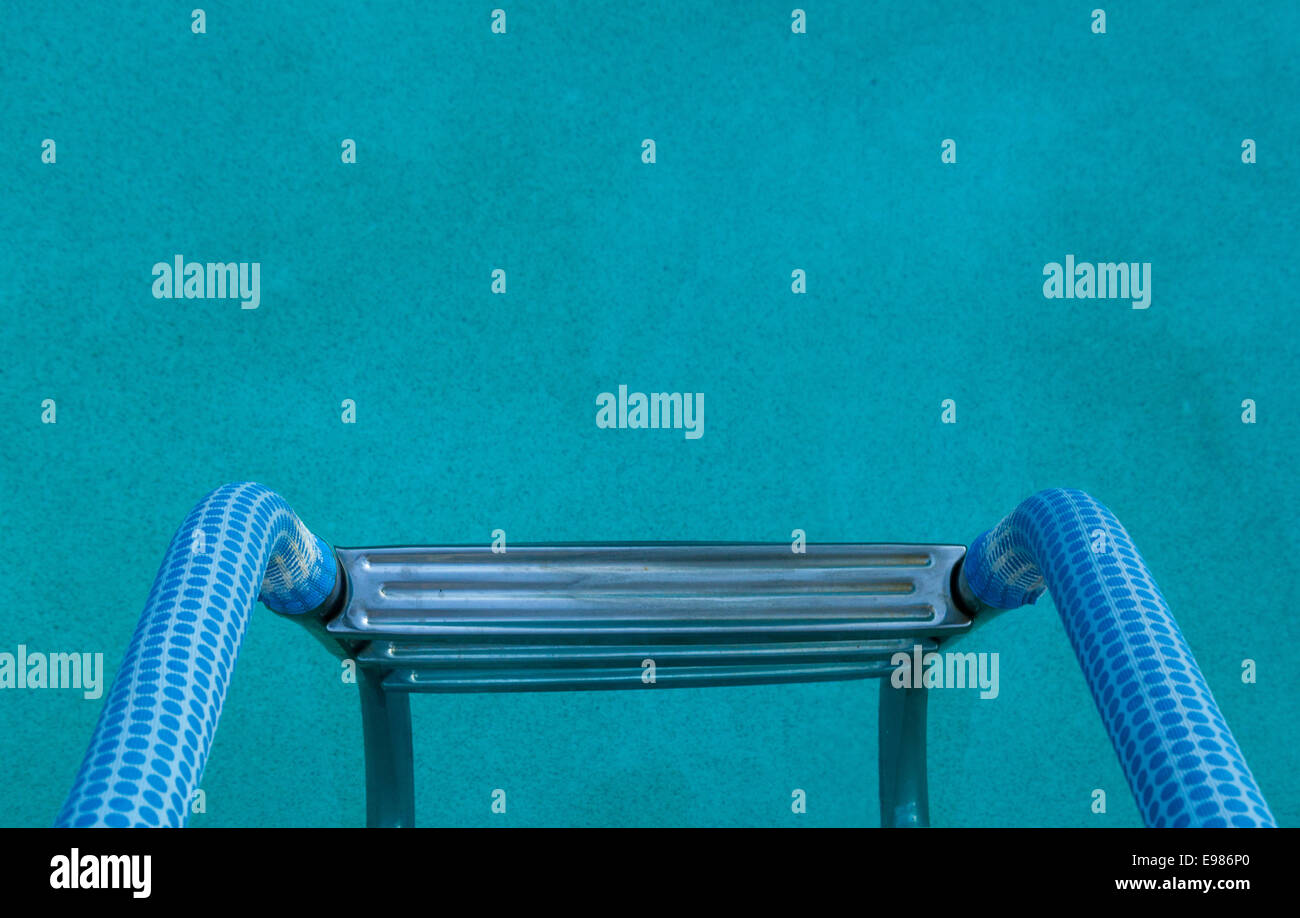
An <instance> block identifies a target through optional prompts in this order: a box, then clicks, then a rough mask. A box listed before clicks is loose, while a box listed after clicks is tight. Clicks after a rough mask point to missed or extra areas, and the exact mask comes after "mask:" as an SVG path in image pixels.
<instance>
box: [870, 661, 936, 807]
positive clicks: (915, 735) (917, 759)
mask: <svg viewBox="0 0 1300 918" xmlns="http://www.w3.org/2000/svg"><path fill="white" fill-rule="evenodd" d="M879 682H880V824H881V825H882V826H885V827H895V828H908V827H919V828H924V827H926V826H929V825H930V800H929V790H928V788H927V787H926V776H925V771H926V768H925V710H926V702H927V700H928V696H929V692H928V691H927V690H926V689H925V688H924V687H922V688H894V686H893V685H892V684H891V682H890V680H889V679H888V678H885V679H881V680H879Z"/></svg>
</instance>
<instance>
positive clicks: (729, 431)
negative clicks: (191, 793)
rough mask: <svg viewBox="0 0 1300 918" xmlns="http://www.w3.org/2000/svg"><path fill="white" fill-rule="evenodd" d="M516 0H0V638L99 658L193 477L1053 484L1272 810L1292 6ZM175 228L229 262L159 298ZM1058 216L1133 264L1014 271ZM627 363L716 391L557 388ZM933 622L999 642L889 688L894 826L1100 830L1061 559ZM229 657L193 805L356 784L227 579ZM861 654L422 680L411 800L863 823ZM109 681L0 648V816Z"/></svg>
mask: <svg viewBox="0 0 1300 918" xmlns="http://www.w3.org/2000/svg"><path fill="white" fill-rule="evenodd" d="M498 5H501V4H498ZM504 6H505V9H506V12H507V30H506V33H505V34H503V35H502V34H493V32H492V31H491V10H490V7H491V4H471V3H449V4H446V5H445V6H443V7H440V8H439V9H437V10H436V11H431V10H430V9H428V8H426V7H423V6H415V5H409V6H407V5H401V6H399V5H396V4H379V5H375V6H374V7H373V8H369V9H367V8H363V7H362V5H360V4H355V3H313V4H288V5H283V6H279V5H269V4H240V3H230V4H222V6H221V7H220V9H218V8H216V7H212V8H209V9H207V14H208V15H207V22H206V26H207V32H206V34H202V35H195V34H193V33H192V32H191V28H190V18H189V14H188V10H182V9H179V8H177V9H166V8H153V5H142V4H130V3H128V4H122V5H120V7H114V8H103V9H100V8H98V7H97V6H94V5H92V6H91V8H89V9H87V8H85V6H84V5H74V4H71V3H54V4H46V5H43V6H42V7H37V6H35V5H28V4H16V3H6V4H4V16H3V18H4V21H5V26H4V28H3V30H0V74H2V79H3V92H0V187H3V188H4V192H5V193H4V206H3V208H0V231H3V238H4V240H5V245H4V247H3V250H2V252H3V254H2V255H0V258H3V270H2V271H0V309H2V310H3V313H2V314H3V334H0V406H2V409H0V418H2V422H3V425H4V428H3V434H4V435H3V437H0V460H2V461H0V493H2V494H3V502H2V503H0V556H2V557H4V558H5V559H6V564H5V573H6V577H7V587H8V596H9V603H8V607H7V609H6V611H5V615H4V616H3V625H0V652H10V653H14V652H16V650H17V648H18V645H20V644H21V645H24V646H26V647H28V648H29V649H31V650H34V651H44V652H102V653H103V654H104V660H105V665H106V666H107V667H108V669H109V674H108V676H106V680H107V678H109V677H111V672H112V671H113V670H114V669H115V668H116V665H117V663H118V661H119V660H120V657H121V654H122V652H123V650H124V649H125V647H126V645H127V642H128V640H129V638H130V635H131V633H132V630H133V628H134V625H135V620H136V616H137V615H138V614H139V611H140V608H141V606H142V604H143V602H144V600H145V597H146V596H147V594H148V591H149V587H150V584H151V583H152V580H153V576H154V574H155V572H156V570H157V566H158V563H159V561H160V560H161V555H162V552H163V549H164V548H165V546H166V544H167V542H168V540H169V539H170V537H171V534H172V532H173V531H174V529H175V527H176V526H177V525H178V524H179V523H180V521H181V520H182V518H183V517H184V515H185V514H186V512H187V511H188V509H189V508H190V507H191V506H192V505H193V504H194V503H195V502H196V501H197V500H198V499H199V498H200V497H202V496H203V495H204V494H205V493H206V492H207V491H208V490H210V489H211V488H212V487H214V486H215V485H217V484H220V483H222V482H225V481H231V480H240V479H255V480H259V481H262V482H264V483H266V484H268V485H270V486H271V487H273V488H275V489H277V490H278V491H280V492H281V493H282V494H284V495H285V496H286V497H287V498H288V499H289V501H290V502H291V503H292V504H293V506H294V508H295V509H296V510H297V511H298V513H299V514H300V515H301V516H302V517H303V519H304V520H305V521H307V523H308V524H309V525H310V526H311V527H312V528H313V529H314V530H315V531H316V532H318V533H319V534H320V535H321V536H322V537H323V538H325V539H327V540H329V541H330V542H332V543H335V544H340V545H382V544H400V543H420V542H486V541H488V540H490V539H491V537H492V532H493V530H495V529H504V530H505V531H506V532H507V534H508V538H509V539H510V540H511V541H517V542H523V541H564V540H602V541H604V540H617V539H700V540H719V539H726V540H763V541H782V540H786V539H788V538H789V535H790V533H791V531H792V530H793V529H796V528H799V529H803V530H805V531H806V532H807V534H808V538H809V539H810V540H813V541H869V540H876V541H933V542H962V543H969V542H970V540H972V539H973V538H974V537H975V536H976V535H978V533H979V532H980V531H982V530H983V529H985V528H987V527H989V526H990V525H992V524H993V523H995V522H996V521H997V520H998V519H999V518H1000V516H1001V515H1002V514H1004V513H1005V512H1007V511H1009V510H1010V509H1011V508H1012V507H1013V506H1014V505H1015V504H1016V503H1017V502H1018V501H1019V500H1020V499H1021V498H1023V497H1025V496H1027V495H1028V494H1030V493H1032V492H1033V491H1035V490H1038V489H1040V488H1043V487H1048V486H1055V485H1066V486H1071V487H1078V488H1082V489H1084V490H1087V491H1089V492H1091V493H1093V494H1095V495H1096V496H1097V497H1099V498H1100V499H1101V500H1103V501H1105V502H1106V503H1107V504H1108V505H1109V506H1110V507H1111V508H1112V509H1113V510H1114V511H1115V513H1116V514H1117V515H1118V516H1119V518H1120V519H1121V520H1122V521H1123V522H1124V523H1125V525H1126V526H1127V528H1128V530H1129V531H1130V533H1131V534H1132V535H1133V537H1134V538H1135V539H1136V540H1137V542H1138V544H1139V546H1140V547H1141V548H1142V550H1143V553H1144V554H1145V556H1146V558H1147V561H1148V562H1149V564H1150V566H1151V568H1152V570H1153V572H1154V574H1155V575H1156V577H1157V578H1158V579H1159V581H1160V583H1161V585H1162V588H1163V590H1164V592H1165V594H1166V596H1167V597H1168V599H1169V601H1170V604H1171V606H1172V607H1173V609H1174V612H1175V614H1176V615H1177V616H1178V618H1179V621H1180V623H1181V625H1182V628H1183V630H1184V632H1185V634H1186V635H1187V638H1188V640H1189V642H1190V644H1191V646H1192V649H1193V650H1194V651H1195V653H1196V655H1197V657H1198V660H1199V662H1200V665H1201V667H1202V669H1203V670H1204V672H1205V674H1206V676H1207V678H1208V680H1209V682H1210V685H1211V686H1212V688H1213V689H1214V692H1215V694H1216V697H1217V698H1218V700H1219V702H1220V705H1221V706H1222V708H1223V711H1224V714H1225V716H1226V717H1227V719H1228V721H1229V723H1230V724H1231V725H1232V727H1233V730H1234V732H1235V734H1236V736H1237V739H1238V740H1239V742H1240V744H1241V746H1242V749H1243V751H1244V752H1245V753H1246V756H1247V758H1248V759H1249V761H1250V763H1251V766H1252V768H1253V770H1254V772H1255V775H1256V777H1257V779H1258V781H1259V783H1260V785H1261V787H1262V788H1263V790H1264V793H1265V794H1266V796H1267V798H1268V800H1269V802H1270V804H1271V806H1272V808H1273V811H1274V813H1275V815H1276V816H1277V818H1278V820H1279V822H1280V823H1282V824H1283V825H1294V824H1295V823H1296V822H1297V819H1298V817H1300V792H1298V791H1297V789H1296V787H1295V784H1294V779H1293V775H1294V773H1295V770H1296V765H1297V756H1296V751H1295V750H1296V726H1297V723H1298V722H1300V702H1298V701H1297V698H1300V675H1298V674H1297V672H1296V669H1295V662H1294V661H1295V659H1296V650H1295V647H1296V640H1297V639H1298V638H1300V629H1298V628H1297V626H1296V624H1295V617H1294V615H1293V613H1292V611H1291V609H1290V608H1289V602H1288V601H1289V599H1290V597H1291V596H1292V595H1293V594H1294V579H1295V574H1294V570H1295V557H1296V554H1297V548H1298V547H1300V523H1298V522H1297V520H1298V519H1300V499H1298V498H1297V493H1296V489H1295V487H1294V486H1293V482H1292V468H1293V466H1294V455H1295V452H1296V448H1297V446H1298V445H1300V420H1297V412H1296V409H1295V406H1296V399H1297V386H1296V379H1295V370H1294V368H1295V366H1296V365H1297V358H1300V344H1298V343H1297V336H1296V332H1297V327H1296V325H1297V323H1296V320H1295V318H1294V314H1295V309H1294V305H1295V304H1294V291H1295V287H1296V280H1297V278H1296V271H1295V269H1294V261H1293V259H1294V257H1295V253H1296V251H1297V240H1298V234H1297V231H1296V219H1297V201H1298V200H1300V197H1298V195H1297V192H1298V191H1300V180H1298V179H1297V173H1296V167H1297V154H1296V150H1297V149H1298V147H1300V130H1298V129H1297V122H1296V119H1295V118H1294V115H1293V109H1294V99H1295V98H1297V95H1298V92H1297V91H1298V90H1300V76H1298V74H1297V70H1296V65H1295V60H1296V52H1297V44H1298V42H1297V36H1300V14H1298V12H1297V7H1296V5H1295V4H1292V3H1265V4H1258V5H1254V6H1252V7H1249V8H1242V7H1240V6H1239V5H1236V4H1229V3H1215V4H1185V5H1179V7H1178V8H1168V5H1166V4H1155V3H1152V4H1129V5H1124V6H1107V7H1106V9H1107V13H1108V21H1107V32H1106V34H1105V35H1096V34H1093V32H1092V31H1091V28H1090V20H1089V17H1088V11H1087V10H1086V9H1084V8H1082V7H1079V6H1078V5H1077V4H1064V3H1060V4H1043V5H1036V6H1037V7H1041V8H1036V9H1034V10H1033V11H1031V12H1024V11H1021V10H1018V9H1015V8H1014V6H1013V5H1004V6H1005V8H1002V7H999V6H995V7H992V8H989V7H984V8H979V9H960V10H959V9H956V8H955V7H951V5H947V4H933V5H926V4H901V3H900V4H894V5H891V6H889V7H887V8H868V7H862V6H860V5H857V4H843V3H819V4H817V5H816V6H815V7H809V8H808V11H807V12H808V16H807V23H808V31H807V33H806V34H793V33H792V32H791V29H790V6H791V5H790V4H786V5H784V6H782V5H778V4H770V3H760V4H754V3H745V4H741V3H736V4H721V5H720V4H699V5H696V4H683V3H672V4H668V3H658V4H642V3H635V4H620V5H618V7H619V8H618V9H609V8H608V5H607V4H598V3H563V4H536V3H521V4H513V3H506V4H504ZM46 138H50V139H53V140H54V141H55V142H56V144H57V147H56V162H54V163H52V164H50V163H44V162H42V141H43V140H44V139H46ZM344 138H350V139H353V140H355V142H356V150H357V152H356V160H357V161H356V163H354V164H344V163H343V162H342V161H341V155H340V154H341V142H342V141H343V139H344ZM646 138H652V139H654V140H655V143H656V162H655V163H653V164H646V163H644V162H643V161H642V141H643V140H644V139H646ZM946 138H952V139H954V140H955V141H956V144H957V162H956V163H954V164H945V163H943V162H941V158H940V154H941V143H942V141H943V140H945V139H946ZM1246 138H1250V139H1253V140H1254V141H1255V142H1256V144H1257V156H1258V161H1257V162H1255V163H1253V164H1245V163H1243V162H1242V150H1241V145H1242V141H1243V140H1244V139H1246ZM177 254H181V255H183V256H184V257H185V258H186V259H189V260H193V261H201V262H208V261H212V262H249V263H252V262H257V263H259V264H260V266H261V268H260V305H259V306H258V308H257V309H249V310H245V309H241V308H240V303H239V301H238V300H235V299H166V298H161V299H160V298H156V297H155V296H154V295H153V293H152V289H151V288H152V285H153V281H154V278H153V276H152V274H151V271H152V269H153V266H154V264H155V263H158V262H170V261H171V260H172V259H173V258H174V256H175V255H177ZM1071 254H1072V255H1074V256H1076V257H1077V259H1078V260H1079V261H1089V262H1102V261H1116V262H1118V261H1127V262H1137V263H1145V262H1150V263H1151V265H1152V290H1151V302H1150V308H1149V309H1145V310H1142V309H1133V308H1132V307H1131V304H1130V302H1129V301H1128V300H1124V299H1069V300H1065V299H1047V298H1045V297H1044V295H1043V280H1044V278H1043V268H1044V266H1045V265H1047V264H1049V263H1051V262H1062V261H1064V259H1065V258H1066V256H1067V255H1071ZM498 268H500V269H503V270H504V271H505V272H506V276H507V287H506V292H505V294H504V295H499V294H494V293H493V292H492V289H491V285H492V272H493V270H494V269H498ZM795 269H801V270H803V271H805V272H806V276H807V282H806V283H807V292H806V293H805V294H802V295H797V294H794V293H792V291H791V272H792V271H794V270H795ZM620 384H626V385H628V386H629V388H631V389H634V390H635V389H640V390H642V391H652V390H653V391H678V392H702V393H704V396H705V402H706V405H707V411H706V415H705V428H704V435H703V436H702V437H700V438H698V439H688V438H686V437H684V436H683V435H682V433H681V432H680V431H662V430H606V429H599V428H598V427H597V425H596V423H595V417H596V404H595V399H596V395H597V394H598V393H600V392H604V391H616V390H617V387H618V386H619V385H620ZM46 399H52V400H54V402H55V406H56V411H57V415H56V418H57V422H56V423H54V424H46V423H42V413H43V411H44V410H45V409H43V407H42V405H43V402H44V400H46ZM345 399H351V400H353V402H354V403H355V420H356V422H355V423H354V424H344V423H342V421H341V415H342V413H343V402H344V400H345ZM945 399H952V400H953V401H954V402H955V404H956V412H957V423H955V424H944V423H942V421H941V413H942V408H941V405H942V403H943V402H944V400H945ZM1246 399H1252V400H1253V401H1254V403H1255V406H1256V412H1257V416H1256V417H1257V423H1254V424H1244V423H1242V414H1243V408H1242V402H1243V400H1246ZM964 649H968V650H975V651H988V652H993V651H996V652H998V653H999V655H1000V682H1001V687H1000V692H999V695H998V697H997V698H996V699H994V700H980V699H979V697H978V694H977V693H975V692H963V691H942V692H937V693H936V694H935V697H934V698H933V699H932V701H931V705H930V732H929V735H930V786H931V811H932V817H933V820H934V822H935V823H936V824H939V825H958V826H968V825H1068V826H1084V827H1088V826H1125V825H1135V824H1137V823H1138V815H1137V810H1136V807H1135V806H1134V804H1133V803H1132V801H1131V799H1130V798H1129V794H1128V790H1127V787H1126V785H1125V782H1124V778H1123V775H1122V773H1121V771H1120V768H1119V765H1118V763H1117V761H1116V759H1115V756H1114V753H1113V752H1112V750H1111V749H1110V747H1109V743H1108V741H1107V738H1106V734H1105V731H1104V730H1103V728H1102V725H1101V722H1100V720H1099V718H1098V716H1097V714H1096V712H1095V710H1094V708H1093V705H1092V701H1091V699H1090V697H1089V695H1088V691H1087V687H1086V685H1085V683H1084V680H1083V677H1082V675H1081V674H1080V672H1079V670H1078V666H1077V664H1076V663H1075V661H1074V658H1073V654H1072V652H1071V650H1070V648H1069V646H1068V643H1067V642H1066V639H1065V635H1064V632H1063V630H1062V627H1061V624H1060V622H1059V620H1058V619H1057V617H1056V615H1055V613H1054V610H1053V608H1052V606H1051V603H1050V601H1049V600H1047V599H1045V600H1043V601H1042V602H1040V603H1039V605H1038V606H1037V607H1035V608H1032V609H1026V610H1020V611H1016V612H1012V613H1008V614H1006V615H1004V616H1002V617H1000V618H999V619H998V620H997V621H996V622H994V623H992V624H990V625H989V626H988V627H987V628H985V629H983V630H982V631H980V632H978V633H976V634H975V635H972V637H971V638H970V640H969V643H968V644H967V646H966V647H965V648H964ZM1244 660H1253V661H1254V662H1255V666H1256V673H1257V681H1255V682H1254V683H1253V684H1247V683H1245V682H1243V680H1242V670H1243V661H1244ZM236 672H237V676H236V678H235V680H234V683H233V687H232V689H231V692H230V695H229V697H228V699H227V702H226V708H225V712H224V716H223V718H222V721H221V726H220V729H219V730H218V731H217V736H216V742H215V746H214V751H213V753H212V757H211V759H210V761H209V763H208V767H207V770H206V773H205V775H204V779H203V782H202V786H203V789H204V791H205V794H206V806H207V810H206V812H204V813H201V814H198V815H195V816H194V817H193V819H192V824H193V825H195V826H230V825H268V826H276V825H358V824H360V823H361V822H362V821H363V819H364V813H365V807H364V795H363V781H362V758H361V753H362V746H361V729H360V718H359V712H358V703H357V699H356V697H355V695H356V688H355V686H352V685H347V684H344V683H343V682H342V681H341V680H340V678H339V670H338V665H337V662H336V661H335V660H334V659H333V658H331V657H330V656H329V655H328V654H326V653H325V651H324V650H323V649H322V648H321V647H320V646H319V645H317V644H316V643H315V642H314V641H312V640H311V639H310V638H308V637H307V636H306V635H304V634H303V633H302V632H301V631H300V629H299V628H298V626H297V625H295V624H294V623H292V622H288V621H284V620H282V619H279V618H277V617H276V616H275V615H274V614H272V613H270V612H268V611H267V610H265V609H260V610H259V611H258V613H257V614H256V615H255V616H254V619H253V623H252V625H251V627H250V630H249V633H248V636H247V638H246V640H245V644H244V648H243V652H242V655H241V659H240V662H239V665H238V667H237V670H236ZM876 692H877V686H876V684H875V683H831V684H821V685H806V686H774V687H761V688H733V689H722V690H682V691H664V692H630V693H610V694H594V693H581V694H541V695H503V696H443V697H438V696H427V697H417V698H415V699H413V711H414V719H415V721H414V722H415V730H416V774H417V778H416V785H417V795H418V797H417V813H416V815H417V820H418V821H419V822H420V823H421V824H424V825H435V824H437V825H514V826H524V825H556V824H561V825H627V824H634V825H660V824H671V825H678V824H682V825H764V826H767V825H771V826H784V825H808V826H814V825H872V824H875V823H876V822H877V821H878V818H879V814H878V812H877V798H876V759H875V755H876V713H875V703H876ZM99 705H100V702H98V701H95V700H87V699H85V698H83V697H82V693H81V692H76V691H56V690H22V689H12V690H9V689H4V690H0V752H2V753H3V761H4V762H5V766H6V767H5V768H4V769H2V770H0V824H4V825H48V824H49V823H50V822H52V820H53V818H54V816H55V814H56V813H57V811H58V808H59V805H60V804H61V802H62V800H63V797H64V795H65V794H66V792H67V790H68V787H69V785H70V782H71V780H72V777H73V775H74V773H75V772H76V769H77V766H78V765H79V763H80V760H81V756H82V753H83V751H84V747H85V742H86V740H87V739H88V738H89V736H90V732H91V729H92V727H93V724H94V721H95V718H96V716H97V714H98V711H99ZM497 788H503V789H505V790H506V791H507V794H508V811H507V813H506V814H505V815H493V814H492V813H491V812H490V803H491V798H490V795H491V792H492V791H493V790H494V789H497ZM795 788H799V789H802V790H804V791H805V792H806V794H807V812H806V813H804V814H798V815H796V814H794V813H792V812H791V806H790V801H791V792H792V790H793V789H795ZM1097 788H1100V789H1103V790H1106V791H1107V792H1108V800H1107V802H1108V807H1107V811H1106V812H1105V813H1104V814H1097V813H1093V812H1092V810H1091V804H1092V800H1093V797H1092V793H1093V791H1094V789H1097Z"/></svg>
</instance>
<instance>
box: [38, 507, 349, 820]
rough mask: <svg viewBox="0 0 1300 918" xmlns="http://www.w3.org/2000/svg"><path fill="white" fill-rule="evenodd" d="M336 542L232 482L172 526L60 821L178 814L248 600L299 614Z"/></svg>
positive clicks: (330, 582) (208, 737)
mask: <svg viewBox="0 0 1300 918" xmlns="http://www.w3.org/2000/svg"><path fill="white" fill-rule="evenodd" d="M336 576H337V570H336V566H335V561H334V552H333V551H332V550H331V549H330V547H329V546H328V545H326V544H325V543H324V542H322V541H321V540H320V539H318V538H316V536H314V535H312V534H311V532H309V531H308V530H307V527H306V526H304V525H303V524H302V521H301V520H299V519H298V517H297V516H295V515H294V512H293V510H291V509H290V508H289V505H288V504H287V503H285V501H284V499H283V498H282V497H280V496H279V495H278V494H276V493H275V492H274V491H271V490H270V489H269V488H266V487H264V486H262V485H260V484H256V483H254V482H240V483H237V484H228V485H224V486H223V487H220V488H217V490H215V491H213V492H212V493H211V494H209V495H208V496H207V497H205V498H204V499H203V500H202V501H201V502H200V503H199V504H198V506H196V507H195V508H194V509H193V510H192V511H190V515H189V516H188V517H187V518H186V520H185V523H184V524H183V525H182V526H181V528H180V529H179V530H178V531H177V533H176V535H175V536H173V537H172V541H171V544H170V545H169V546H168V548H167V556H166V559H165V560H164V561H163V565H162V568H161V570H159V571H158V576H157V578H156V579H155V580H154V584H153V589H152V590H151V591H150V593H149V601H148V602H147V603H146V604H145V608H144V612H143V613H141V615H140V622H139V624H138V625H137V626H136V629H135V635H134V636H133V637H132V638H131V646H130V647H129V648H128V649H127V652H126V658H125V659H124V660H123V661H122V665H121V668H120V669H119V670H118V672H117V677H116V678H115V679H114V681H113V687H112V688H111V689H110V690H109V693H108V699H107V700H106V702H105V704H104V709H103V711H102V712H101V713H100V715H99V722H98V724H97V725H96V726H95V733H94V736H93V737H92V738H91V741H90V747H89V749H87V751H86V757H85V759H84V760H83V761H82V763H81V770H80V771H79V772H78V773H77V778H76V781H75V783H74V784H73V787H72V792H71V793H70V794H69V795H68V799H67V802H66V803H64V805H63V809H62V811H61V812H60V813H59V818H58V821H57V822H56V825H57V826H61V827H62V826H77V827H80V826H118V827H127V826H183V825H184V824H185V822H186V819H187V817H188V815H189V809H190V807H189V805H190V799H191V797H192V796H193V794H194V791H195V789H196V788H197V787H198V784H199V778H200V776H201V775H202V774H203V765H204V763H205V762H206V761H207V757H208V750H209V748H210V747H211V745H212V735H213V733H214V732H215V730H216V728H217V719H218V718H219V717H220V716H221V706H222V703H223V702H224V700H225V697H226V689H227V687H228V686H229V685H230V676H231V672H232V670H233V669H234V666H235V658H236V656H237V655H238V654H239V647H240V644H241V643H242V642H243V639H244V631H245V630H246V628H247V625H248V617H249V615H250V614H251V612H252V610H253V604H254V602H255V600H256V599H258V598H260V599H261V600H262V602H264V603H265V604H266V605H267V606H268V607H270V608H271V609H273V610H275V611H276V612H281V613H285V614H288V615H297V614H301V613H303V612H307V611H309V610H311V609H314V608H316V607H317V606H319V605H320V604H321V603H323V602H324V601H325V599H326V598H327V597H328V596H329V595H330V592H331V591H332V590H333V588H334V581H335V577H336Z"/></svg>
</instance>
